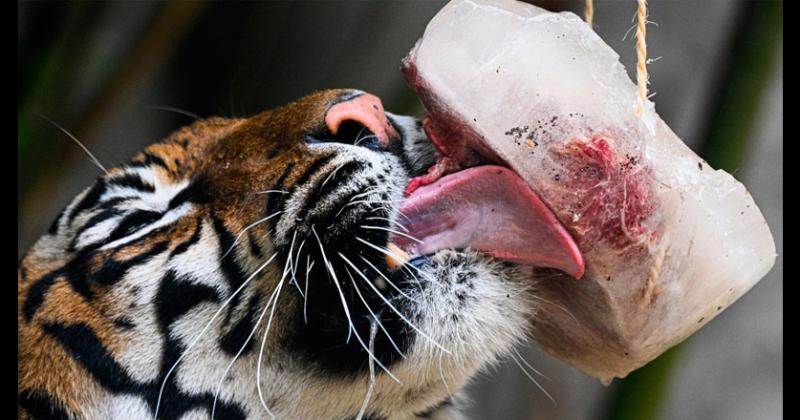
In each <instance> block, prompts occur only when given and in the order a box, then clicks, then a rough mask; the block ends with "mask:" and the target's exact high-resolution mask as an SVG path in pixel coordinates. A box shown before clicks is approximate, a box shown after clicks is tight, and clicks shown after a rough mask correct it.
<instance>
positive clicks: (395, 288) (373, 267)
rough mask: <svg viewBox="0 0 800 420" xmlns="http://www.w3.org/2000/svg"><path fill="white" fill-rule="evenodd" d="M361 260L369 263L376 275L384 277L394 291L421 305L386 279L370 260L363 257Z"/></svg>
mask: <svg viewBox="0 0 800 420" xmlns="http://www.w3.org/2000/svg"><path fill="white" fill-rule="evenodd" d="M361 259H362V260H364V262H365V263H367V265H369V266H370V267H372V269H373V270H375V272H376V273H378V274H379V275H380V276H381V277H383V280H384V281H386V283H389V285H390V286H392V288H393V289H394V290H397V292H398V293H400V295H402V296H403V297H405V298H406V299H408V300H410V301H412V302H415V303H419V302H418V301H417V300H416V299H414V298H412V297H411V296H409V295H407V294H406V293H405V292H403V290H401V289H400V288H399V287H397V285H396V284H394V282H392V281H391V280H389V278H388V277H386V275H384V274H383V272H381V270H379V269H378V267H375V265H374V264H372V263H371V262H370V261H369V260H368V259H366V258H364V257H363V256H361Z"/></svg>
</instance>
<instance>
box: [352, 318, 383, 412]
mask: <svg viewBox="0 0 800 420" xmlns="http://www.w3.org/2000/svg"><path fill="white" fill-rule="evenodd" d="M376 322H377V320H374V321H372V323H371V324H370V326H369V351H371V352H373V353H374V352H375V337H376V336H377V334H378V329H377V328H375V323H376ZM368 363H369V387H367V395H365V396H364V402H363V403H361V410H358V415H357V416H356V420H361V419H362V418H363V417H364V413H365V412H366V411H367V405H369V400H370V398H372V392H373V391H374V390H375V363H374V361H373V360H372V359H369V362H368Z"/></svg>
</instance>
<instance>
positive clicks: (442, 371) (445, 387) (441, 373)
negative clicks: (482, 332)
mask: <svg viewBox="0 0 800 420" xmlns="http://www.w3.org/2000/svg"><path fill="white" fill-rule="evenodd" d="M442 356H444V353H442V352H439V377H440V378H441V379H442V384H443V385H444V389H445V390H446V391H447V395H449V396H450V398H452V397H453V393H452V392H450V386H449V385H448V384H447V381H446V380H445V379H444V370H443V369H442ZM212 420H213V419H212Z"/></svg>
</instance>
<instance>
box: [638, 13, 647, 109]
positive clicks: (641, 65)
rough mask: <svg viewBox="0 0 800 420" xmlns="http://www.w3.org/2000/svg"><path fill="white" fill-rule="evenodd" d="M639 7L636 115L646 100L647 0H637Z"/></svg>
mask: <svg viewBox="0 0 800 420" xmlns="http://www.w3.org/2000/svg"><path fill="white" fill-rule="evenodd" d="M638 2H639V9H638V11H637V13H636V91H637V94H638V96H639V101H638V104H637V106H636V115H637V116H641V115H642V112H643V111H644V103H645V101H646V100H647V43H646V42H645V37H646V36H647V0H638Z"/></svg>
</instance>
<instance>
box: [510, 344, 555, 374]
mask: <svg viewBox="0 0 800 420" xmlns="http://www.w3.org/2000/svg"><path fill="white" fill-rule="evenodd" d="M512 351H513V352H514V354H516V355H517V357H519V360H521V361H522V363H524V364H525V366H527V367H528V369H530V370H532V371H533V372H535V373H536V374H537V375H539V376H541V377H542V378H544V379H547V380H548V381H551V380H552V379H550V378H549V377H548V376H547V375H545V374H543V373H542V372H539V371H538V370H537V369H536V368H534V367H533V366H531V364H530V363H528V361H527V360H525V358H524V357H522V355H521V354H520V353H519V350H517V349H513V350H512Z"/></svg>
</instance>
